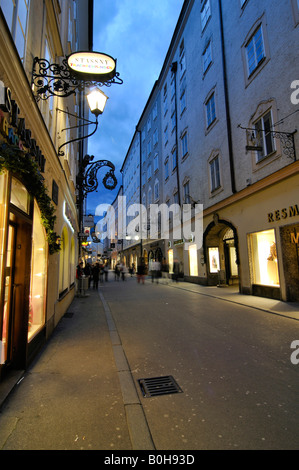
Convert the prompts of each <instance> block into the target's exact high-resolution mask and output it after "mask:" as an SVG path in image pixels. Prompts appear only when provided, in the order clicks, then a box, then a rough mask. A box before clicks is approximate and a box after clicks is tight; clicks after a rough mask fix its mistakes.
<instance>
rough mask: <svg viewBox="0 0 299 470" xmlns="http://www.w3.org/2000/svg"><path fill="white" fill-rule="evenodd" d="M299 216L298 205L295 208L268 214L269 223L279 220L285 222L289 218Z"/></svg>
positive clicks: (290, 207)
mask: <svg viewBox="0 0 299 470" xmlns="http://www.w3.org/2000/svg"><path fill="white" fill-rule="evenodd" d="M296 215H299V208H298V204H294V205H293V206H289V207H288V208H287V207H284V208H283V209H278V210H275V211H274V212H269V213H268V222H277V221H278V220H284V219H287V218H288V217H295V216H296Z"/></svg>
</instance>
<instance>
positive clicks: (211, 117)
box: [205, 91, 217, 129]
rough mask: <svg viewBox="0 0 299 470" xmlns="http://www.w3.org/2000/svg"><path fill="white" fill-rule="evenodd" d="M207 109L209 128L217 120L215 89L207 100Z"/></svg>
mask: <svg viewBox="0 0 299 470" xmlns="http://www.w3.org/2000/svg"><path fill="white" fill-rule="evenodd" d="M205 109H206V125H207V129H208V128H209V127H210V126H211V125H212V124H213V123H214V122H215V121H216V118H217V113H216V97H215V91H213V92H212V93H210V94H209V96H208V98H207V99H206V101H205Z"/></svg>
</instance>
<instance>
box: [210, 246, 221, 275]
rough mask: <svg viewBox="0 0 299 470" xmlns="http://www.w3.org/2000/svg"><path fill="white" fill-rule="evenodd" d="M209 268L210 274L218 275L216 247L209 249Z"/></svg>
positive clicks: (217, 249)
mask: <svg viewBox="0 0 299 470" xmlns="http://www.w3.org/2000/svg"><path fill="white" fill-rule="evenodd" d="M209 266H210V273H218V271H219V270H220V260H219V248H218V247H210V248H209Z"/></svg>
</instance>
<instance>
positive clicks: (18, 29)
mask: <svg viewBox="0 0 299 470" xmlns="http://www.w3.org/2000/svg"><path fill="white" fill-rule="evenodd" d="M9 1H11V4H10V5H11V7H12V9H10V10H9V9H8V8H7V5H8V2H9ZM21 4H22V5H23V6H25V8H26V10H27V13H26V19H25V21H24V22H23V23H22V20H21V18H20V16H19V12H20V9H21V8H20V5H21ZM0 6H1V8H2V11H3V13H4V16H5V18H6V22H7V24H8V28H9V30H10V32H11V35H12V37H13V40H14V43H15V45H16V48H17V51H18V53H19V56H20V59H21V61H22V62H23V63H24V61H25V52H26V42H27V29H28V17H29V8H30V0H0ZM8 12H9V15H10V16H8ZM9 23H11V24H9ZM19 34H20V35H21V36H20V38H21V42H22V47H20V44H18V42H19V41H18V35H19Z"/></svg>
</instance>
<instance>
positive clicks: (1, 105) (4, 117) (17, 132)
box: [0, 81, 46, 172]
mask: <svg viewBox="0 0 299 470" xmlns="http://www.w3.org/2000/svg"><path fill="white" fill-rule="evenodd" d="M19 114H20V109H19V107H18V105H17V103H16V102H15V101H14V100H12V99H11V90H10V89H9V88H8V87H5V86H4V83H3V82H1V81H0V135H1V136H2V138H3V139H4V141H5V142H6V143H7V144H8V145H12V146H14V147H19V149H20V150H23V151H24V152H26V153H30V154H31V155H32V156H33V157H34V159H35V161H36V162H37V164H38V165H39V167H40V170H41V172H44V170H45V162H46V159H45V157H44V156H43V154H42V152H41V150H40V148H39V147H38V146H37V145H36V141H35V139H32V138H31V131H30V130H29V129H26V126H25V119H24V118H21V117H19Z"/></svg>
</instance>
